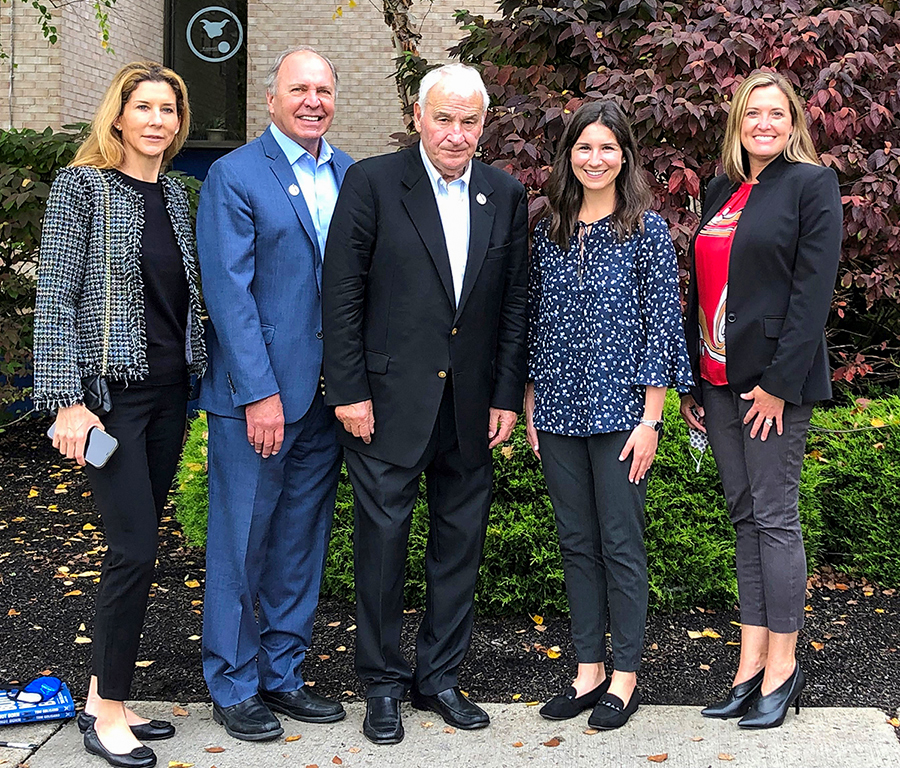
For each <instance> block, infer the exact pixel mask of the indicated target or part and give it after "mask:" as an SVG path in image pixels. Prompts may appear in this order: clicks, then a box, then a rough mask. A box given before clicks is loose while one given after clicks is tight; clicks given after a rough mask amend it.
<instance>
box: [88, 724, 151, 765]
mask: <svg viewBox="0 0 900 768" xmlns="http://www.w3.org/2000/svg"><path fill="white" fill-rule="evenodd" d="M84 748H85V749H86V750H87V751H88V752H90V753H91V754H92V755H97V756H98V757H102V758H103V759H104V760H106V762H107V763H109V764H110V765H116V766H120V768H151V766H154V765H156V754H155V753H154V752H153V750H152V749H150V747H145V746H143V745H141V746H140V747H135V748H134V749H132V750H131V752H128V753H127V754H124V755H122V754H117V753H115V752H110V751H109V750H108V749H107V748H106V747H104V746H103V744H102V743H101V742H100V737H99V736H98V735H97V731H95V730H94V724H93V723H91V724H90V725H89V726H88V729H87V730H86V731H85V732H84Z"/></svg>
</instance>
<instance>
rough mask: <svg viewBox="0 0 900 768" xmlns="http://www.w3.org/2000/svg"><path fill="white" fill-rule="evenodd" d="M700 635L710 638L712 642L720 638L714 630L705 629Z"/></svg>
mask: <svg viewBox="0 0 900 768" xmlns="http://www.w3.org/2000/svg"><path fill="white" fill-rule="evenodd" d="M700 634H702V635H703V637H709V638H712V639H713V640H719V639H720V638H721V637H722V635H720V634H719V633H718V632H716V631H715V630H714V629H709V628H708V627H707V628H706V629H704V630H703V632H701V633H700Z"/></svg>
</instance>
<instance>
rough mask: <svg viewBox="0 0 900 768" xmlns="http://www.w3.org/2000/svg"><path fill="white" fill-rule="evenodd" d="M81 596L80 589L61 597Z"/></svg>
mask: <svg viewBox="0 0 900 768" xmlns="http://www.w3.org/2000/svg"><path fill="white" fill-rule="evenodd" d="M80 594H81V590H80V589H73V590H72V591H71V592H66V594H64V595H63V597H78V595H80Z"/></svg>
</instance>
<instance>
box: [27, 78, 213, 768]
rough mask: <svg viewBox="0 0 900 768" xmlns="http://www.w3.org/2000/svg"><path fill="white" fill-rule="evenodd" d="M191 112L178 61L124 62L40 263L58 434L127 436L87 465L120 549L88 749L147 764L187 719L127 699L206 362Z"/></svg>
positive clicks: (102, 619)
mask: <svg viewBox="0 0 900 768" xmlns="http://www.w3.org/2000/svg"><path fill="white" fill-rule="evenodd" d="M189 121H190V112H189V107H188V102H187V92H186V88H185V85H184V82H183V81H182V79H181V78H180V77H179V76H178V75H177V74H175V73H174V72H172V71H171V70H169V69H166V68H164V67H162V66H160V65H159V64H153V63H149V62H138V63H134V64H129V65H127V66H125V67H123V68H122V69H121V70H120V71H119V72H118V74H117V75H116V76H115V78H114V79H113V82H112V84H111V85H110V87H109V89H108V90H107V92H106V94H105V96H104V98H103V101H102V102H101V104H100V106H99V108H98V110H97V114H96V116H95V118H94V122H93V124H92V129H91V133H90V135H89V137H88V138H87V140H86V141H85V143H84V145H83V146H82V147H81V148H80V150H79V151H78V154H77V155H76V157H75V159H74V160H73V162H72V164H71V166H70V167H68V168H65V169H63V170H62V171H60V173H59V174H58V176H57V178H56V181H55V182H54V184H53V188H52V190H51V193H50V199H49V201H48V203H47V211H46V214H45V217H44V231H43V237H42V241H41V258H40V265H39V271H38V295H37V305H36V309H35V334H34V336H35V349H34V353H35V387H34V400H35V403H36V404H37V406H38V407H42V408H47V409H56V410H57V416H56V425H55V426H56V430H55V434H54V438H53V444H54V446H55V447H56V448H58V449H59V451H60V453H62V454H63V455H64V456H66V457H67V458H70V459H75V460H76V461H77V462H78V463H79V464H81V465H83V466H84V465H85V460H84V453H85V445H86V442H87V438H88V435H89V432H90V430H91V429H92V428H95V427H96V428H97V429H101V430H105V431H108V432H109V434H111V435H112V436H114V437H115V438H116V439H117V440H118V441H119V447H118V449H117V450H116V452H115V453H114V454H113V455H112V457H111V458H110V460H109V462H108V463H107V464H106V466H105V467H104V468H102V469H97V468H95V467H92V466H90V465H88V466H86V467H85V471H86V473H87V475H88V479H89V480H90V483H91V487H92V489H93V497H94V499H95V501H96V503H97V507H98V509H99V512H100V516H101V519H102V520H103V525H104V529H105V534H106V541H107V545H108V549H107V552H106V555H105V557H104V561H103V571H102V576H101V579H100V587H99V590H98V593H97V606H96V614H95V619H94V642H93V646H92V647H93V664H92V676H91V680H90V687H89V692H88V698H87V704H86V706H85V711H84V713H82V714H81V715H80V716H79V719H78V725H79V727H80V728H81V730H82V731H83V732H84V745H85V748H86V749H87V750H88V751H89V752H92V753H94V754H96V755H99V756H100V757H103V758H104V759H106V760H107V762H109V763H110V764H112V765H119V766H134V767H135V768H145V767H149V766H152V765H154V764H155V763H156V755H155V754H154V753H153V750H151V749H149V748H148V747H145V746H143V745H142V744H141V740H149V739H164V738H169V737H171V736H172V735H174V733H175V729H174V727H173V726H172V725H171V724H170V723H165V722H161V721H157V720H153V721H147V720H145V719H143V718H141V717H139V716H137V715H136V714H135V713H133V712H132V711H131V710H129V709H126V708H125V705H124V703H123V702H124V701H125V699H127V698H129V696H128V694H129V689H130V686H131V677H132V674H133V670H134V663H135V659H136V658H137V651H138V644H139V641H140V635H141V629H142V627H143V623H144V614H145V611H146V605H147V598H148V595H149V591H150V585H151V582H152V580H153V570H154V565H155V561H156V549H157V538H158V528H159V519H160V517H161V514H162V509H163V505H164V504H165V500H166V495H167V493H168V490H169V488H170V486H171V483H172V478H173V476H174V474H175V468H176V465H177V462H178V457H179V455H180V452H181V445H182V438H183V434H184V424H185V412H186V404H187V397H188V394H187V393H188V375H189V373H195V374H198V375H200V374H202V373H203V371H204V369H205V366H206V353H205V350H204V346H203V338H202V335H201V332H202V327H201V322H200V293H199V284H198V272H197V258H196V249H195V245H194V237H193V232H192V227H191V221H190V216H189V211H188V201H187V195H186V192H185V190H184V188H183V187H182V185H181V184H180V183H179V182H177V181H175V180H173V179H170V178H167V177H165V176H160V170H161V169H162V167H163V166H164V165H166V164H168V162H169V161H170V160H171V159H172V157H173V156H174V155H175V154H176V153H177V152H178V150H179V149H180V148H181V146H182V144H183V143H184V140H185V138H186V136H187V133H188V128H189ZM92 374H102V375H104V376H105V377H106V379H107V381H108V382H109V389H110V393H111V397H112V410H111V411H110V412H109V413H106V414H102V419H101V416H98V415H97V414H94V413H92V412H91V411H89V410H88V409H87V408H86V407H85V405H84V396H83V391H82V378H83V377H86V376H90V375H92Z"/></svg>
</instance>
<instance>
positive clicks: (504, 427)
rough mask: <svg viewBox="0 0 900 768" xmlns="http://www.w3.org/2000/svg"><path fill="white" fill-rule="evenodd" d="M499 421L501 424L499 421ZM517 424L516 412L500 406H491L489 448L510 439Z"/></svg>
mask: <svg viewBox="0 0 900 768" xmlns="http://www.w3.org/2000/svg"><path fill="white" fill-rule="evenodd" d="M497 422H499V425H498V423H497ZM515 426H516V412H515V411H502V410H500V409H499V408H491V411H490V420H489V421H488V440H490V441H491V442H490V443H488V449H492V448H495V447H496V446H498V445H500V443H505V442H506V441H507V440H509V437H510V435H511V434H512V431H513V427H515Z"/></svg>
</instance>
